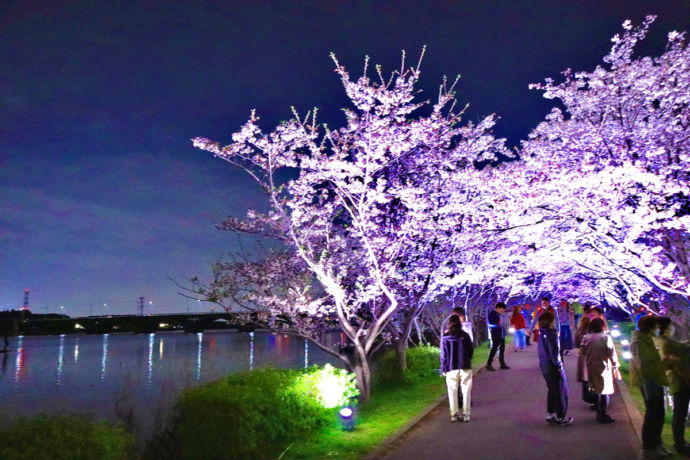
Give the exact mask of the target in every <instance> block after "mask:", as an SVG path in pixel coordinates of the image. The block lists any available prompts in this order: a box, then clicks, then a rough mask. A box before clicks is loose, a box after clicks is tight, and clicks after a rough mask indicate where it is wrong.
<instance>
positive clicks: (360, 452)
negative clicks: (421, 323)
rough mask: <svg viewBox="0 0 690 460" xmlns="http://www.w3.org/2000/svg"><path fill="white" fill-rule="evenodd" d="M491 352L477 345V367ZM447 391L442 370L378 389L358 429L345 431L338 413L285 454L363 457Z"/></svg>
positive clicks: (359, 418) (358, 419) (358, 418)
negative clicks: (441, 373)
mask: <svg viewBox="0 0 690 460" xmlns="http://www.w3.org/2000/svg"><path fill="white" fill-rule="evenodd" d="M488 352H489V350H488V347H487V343H486V342H485V343H484V344H482V345H481V346H479V347H477V349H476V350H475V353H474V358H473V364H474V368H475V369H478V368H479V367H481V366H482V365H483V364H484V363H485V362H486V358H487V356H488ZM437 366H438V364H437ZM445 392H446V385H445V380H444V379H443V378H441V377H439V375H438V373H430V374H428V375H426V376H425V377H421V378H418V379H412V380H404V381H401V382H400V383H399V384H398V385H395V386H386V387H383V388H377V389H374V390H373V391H372V394H371V401H370V402H369V404H367V405H366V406H362V407H360V408H358V409H357V412H356V428H355V430H354V431H343V429H342V427H341V426H340V424H339V422H338V420H337V418H335V417H334V419H333V421H332V423H330V424H329V425H327V426H326V427H324V428H323V429H321V431H320V432H318V433H317V434H316V435H315V436H313V437H312V438H310V439H303V440H296V441H295V442H294V444H292V445H291V446H290V447H289V448H288V449H287V450H286V451H285V453H284V455H283V457H282V458H284V459H303V460H306V459H316V458H337V459H357V458H361V457H362V456H364V455H365V454H367V453H368V452H369V451H371V450H372V449H374V448H375V447H376V446H377V445H379V444H380V443H381V442H383V441H384V440H385V439H386V438H387V437H388V436H390V435H391V434H393V433H395V431H396V430H398V429H399V428H400V427H402V426H403V425H405V424H406V423H408V422H409V421H410V420H411V419H412V418H414V417H415V416H416V415H417V414H419V413H420V412H421V411H422V410H423V409H424V408H426V407H427V406H428V405H429V404H431V403H432V402H434V401H435V400H436V399H437V398H438V397H439V396H442V395H444V394H445Z"/></svg>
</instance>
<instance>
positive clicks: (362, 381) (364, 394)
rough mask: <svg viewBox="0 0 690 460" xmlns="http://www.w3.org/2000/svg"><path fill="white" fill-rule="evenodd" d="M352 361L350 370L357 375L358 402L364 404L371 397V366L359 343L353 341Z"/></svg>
mask: <svg viewBox="0 0 690 460" xmlns="http://www.w3.org/2000/svg"><path fill="white" fill-rule="evenodd" d="M354 348H355V349H354V355H353V357H352V358H353V363H352V372H354V373H355V376H356V377H357V388H358V389H359V402H360V403H362V404H366V403H368V402H369V398H370V397H371V367H370V366H369V357H368V356H367V354H366V352H365V351H364V348H363V347H362V345H361V344H358V343H355V347H354Z"/></svg>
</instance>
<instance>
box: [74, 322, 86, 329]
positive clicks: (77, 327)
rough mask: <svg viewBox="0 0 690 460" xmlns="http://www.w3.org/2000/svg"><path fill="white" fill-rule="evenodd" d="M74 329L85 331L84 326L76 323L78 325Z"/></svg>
mask: <svg viewBox="0 0 690 460" xmlns="http://www.w3.org/2000/svg"><path fill="white" fill-rule="evenodd" d="M74 328H75V329H84V326H82V325H81V324H79V323H76V324H75V325H74Z"/></svg>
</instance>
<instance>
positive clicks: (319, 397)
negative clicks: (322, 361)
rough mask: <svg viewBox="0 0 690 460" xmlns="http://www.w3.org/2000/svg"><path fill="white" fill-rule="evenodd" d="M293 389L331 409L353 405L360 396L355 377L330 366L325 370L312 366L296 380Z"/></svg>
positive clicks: (325, 367) (327, 365) (324, 368)
mask: <svg viewBox="0 0 690 460" xmlns="http://www.w3.org/2000/svg"><path fill="white" fill-rule="evenodd" d="M292 388H293V391H295V392H296V393H297V394H304V395H307V396H308V397H310V398H312V399H314V400H315V401H316V402H318V403H319V404H320V405H321V406H323V407H325V408H329V409H332V408H334V407H342V406H347V405H349V404H352V403H353V402H354V401H355V398H356V397H357V396H358V395H359V390H358V389H357V378H356V377H355V375H354V374H352V373H351V372H348V371H346V370H345V369H338V368H335V367H333V366H331V365H330V364H326V365H325V366H324V367H323V368H319V367H318V366H312V367H311V368H309V371H308V372H305V373H304V374H302V375H301V376H299V377H298V378H297V379H296V381H295V384H294V385H293V387H292Z"/></svg>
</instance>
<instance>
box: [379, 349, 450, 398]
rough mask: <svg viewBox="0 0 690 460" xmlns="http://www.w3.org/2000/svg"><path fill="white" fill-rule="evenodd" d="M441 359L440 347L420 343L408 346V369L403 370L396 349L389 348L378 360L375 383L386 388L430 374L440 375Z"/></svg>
mask: <svg viewBox="0 0 690 460" xmlns="http://www.w3.org/2000/svg"><path fill="white" fill-rule="evenodd" d="M440 359H441V358H440V351H439V349H438V347H431V346H427V345H420V346H417V347H411V348H408V349H407V369H405V371H404V372H403V371H402V370H401V369H400V366H399V364H398V358H397V356H396V354H395V350H388V351H387V352H386V353H384V354H383V355H381V357H380V358H379V359H378V360H377V361H376V367H375V371H374V376H373V385H374V387H375V388H384V387H388V386H395V385H400V383H404V382H406V381H414V380H418V379H420V378H424V377H428V376H430V375H434V376H438V368H439V367H440Z"/></svg>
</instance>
